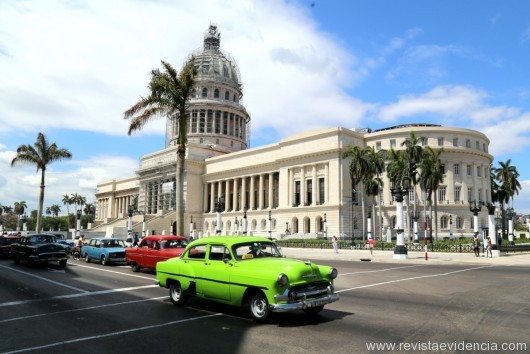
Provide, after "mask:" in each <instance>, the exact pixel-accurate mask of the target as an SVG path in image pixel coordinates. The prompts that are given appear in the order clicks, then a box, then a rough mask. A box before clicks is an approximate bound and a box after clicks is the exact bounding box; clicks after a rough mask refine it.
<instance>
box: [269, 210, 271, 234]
mask: <svg viewBox="0 0 530 354" xmlns="http://www.w3.org/2000/svg"><path fill="white" fill-rule="evenodd" d="M269 240H272V219H271V211H270V210H269Z"/></svg>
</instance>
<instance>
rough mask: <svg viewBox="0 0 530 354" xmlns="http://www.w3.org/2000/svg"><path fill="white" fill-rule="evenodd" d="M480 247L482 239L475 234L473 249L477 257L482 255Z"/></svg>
mask: <svg viewBox="0 0 530 354" xmlns="http://www.w3.org/2000/svg"><path fill="white" fill-rule="evenodd" d="M479 249H480V241H479V240H478V237H477V235H475V237H473V251H474V252H475V257H479V256H480V251H479Z"/></svg>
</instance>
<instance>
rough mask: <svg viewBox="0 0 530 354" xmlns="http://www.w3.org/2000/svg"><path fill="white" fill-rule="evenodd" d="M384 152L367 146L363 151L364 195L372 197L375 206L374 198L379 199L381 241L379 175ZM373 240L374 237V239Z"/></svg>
mask: <svg viewBox="0 0 530 354" xmlns="http://www.w3.org/2000/svg"><path fill="white" fill-rule="evenodd" d="M386 155H387V152H386V150H379V151H376V150H375V149H374V148H373V147H372V146H367V147H366V148H365V149H364V156H365V159H366V160H367V161H368V166H369V169H370V170H369V173H368V174H367V176H366V178H365V180H364V185H365V191H366V194H367V195H369V196H372V197H374V200H373V203H372V204H373V205H374V204H375V196H376V195H377V197H378V198H379V203H378V206H379V208H378V209H379V230H381V239H383V234H382V232H383V231H382V230H383V213H382V212H381V210H382V209H381V208H382V205H381V204H382V202H381V190H382V189H383V187H384V183H383V179H382V178H381V174H382V173H383V172H384V171H385V161H386ZM373 220H374V230H375V208H374V218H373ZM374 239H375V237H374Z"/></svg>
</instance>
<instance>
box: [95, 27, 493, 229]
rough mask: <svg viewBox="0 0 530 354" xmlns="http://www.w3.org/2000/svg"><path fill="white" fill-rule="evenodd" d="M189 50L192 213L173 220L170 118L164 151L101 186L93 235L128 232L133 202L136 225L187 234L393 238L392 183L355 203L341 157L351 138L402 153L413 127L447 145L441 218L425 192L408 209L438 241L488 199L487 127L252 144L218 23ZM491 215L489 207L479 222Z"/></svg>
mask: <svg viewBox="0 0 530 354" xmlns="http://www.w3.org/2000/svg"><path fill="white" fill-rule="evenodd" d="M192 55H193V56H194V58H195V63H196V65H197V68H198V73H199V74H198V78H197V83H196V88H195V90H194V93H193V95H192V98H191V100H190V105H189V110H188V120H187V122H188V126H187V129H188V134H189V135H188V145H187V156H186V162H185V166H186V182H185V186H184V190H183V191H182V193H184V200H185V210H186V212H185V220H175V212H174V209H175V195H176V191H175V172H176V144H175V139H176V132H177V128H178V127H177V126H176V125H175V124H177V121H175V120H172V119H168V120H167V136H166V148H165V149H163V150H160V151H156V152H153V153H151V154H148V155H145V156H142V157H141V159H140V166H139V169H138V170H137V173H136V176H134V177H130V178H127V179H123V180H113V181H105V182H102V183H100V184H98V186H97V193H96V199H97V216H96V222H95V223H94V225H93V229H94V230H98V229H99V230H100V231H101V230H107V233H110V232H112V233H114V232H113V231H109V230H113V229H114V228H119V227H121V228H123V226H124V225H125V223H126V222H127V219H128V215H127V210H128V205H133V209H134V210H135V212H134V215H133V216H132V219H133V228H134V230H135V231H137V232H143V231H145V232H146V233H162V232H171V231H172V230H174V229H175V223H177V222H183V223H184V226H185V232H186V233H187V234H188V235H193V236H194V237H205V236H212V235H215V234H216V233H219V230H220V232H221V233H222V234H243V233H245V234H248V235H260V236H267V237H272V238H284V237H287V236H290V237H300V238H302V237H317V236H319V237H327V236H328V235H329V236H331V235H337V236H342V237H345V238H351V237H352V235H354V237H356V238H364V237H366V236H367V233H368V232H371V235H374V236H375V237H376V238H377V239H379V238H381V237H385V236H386V235H387V234H388V233H389V232H390V233H392V234H395V231H394V227H395V222H396V220H395V214H396V207H395V203H393V197H392V195H391V193H390V189H389V181H388V179H387V177H386V174H383V176H381V177H382V178H383V181H384V188H383V189H382V191H381V193H380V195H379V197H378V198H372V197H370V198H367V197H365V196H363V195H362V194H358V195H356V197H355V198H354V199H357V198H358V199H359V200H354V199H352V184H351V180H350V176H349V164H350V160H349V159H344V158H343V153H344V151H346V149H347V147H348V145H350V144H352V145H357V146H360V147H366V146H372V147H374V149H376V150H381V149H384V150H389V149H391V148H393V149H400V148H402V146H401V143H402V142H403V141H404V140H405V139H407V138H408V137H410V133H411V132H414V133H415V134H416V136H417V137H423V138H425V143H424V145H425V146H431V147H432V148H435V149H443V152H442V155H441V160H442V162H443V164H444V181H443V183H442V185H441V186H440V188H439V189H438V191H437V194H436V196H435V198H436V199H437V208H436V209H437V213H436V214H437V215H436V217H435V218H434V219H433V218H432V217H431V215H432V213H430V211H429V210H428V206H427V203H426V201H425V200H424V198H423V192H422V191H421V190H420V189H419V187H416V189H415V190H413V191H410V192H409V208H408V209H406V211H407V213H406V215H407V216H410V213H409V211H411V210H418V213H419V215H417V216H418V217H419V221H420V222H419V224H420V225H421V227H420V229H422V228H424V225H425V220H426V218H427V219H429V220H435V222H433V227H436V230H435V232H436V233H437V234H438V235H439V236H440V237H442V236H449V235H450V234H454V235H456V236H460V235H467V236H470V235H471V234H472V233H473V215H472V214H471V213H470V211H469V202H470V201H474V200H480V201H485V202H488V201H490V199H491V191H490V180H489V176H490V172H489V169H490V164H491V162H492V161H493V157H492V156H491V155H490V154H489V153H488V146H489V139H488V138H487V136H485V135H484V134H482V133H480V132H477V131H474V130H469V129H462V128H454V127H443V126H438V125H430V124H411V125H403V126H396V127H390V128H387V129H381V130H377V131H371V130H370V129H347V128H342V127H333V128H321V129H317V130H312V131H306V132H303V133H300V134H296V135H294V136H291V137H288V138H286V139H283V140H281V141H279V142H277V143H274V144H270V145H267V146H262V147H257V148H252V149H249V148H248V147H249V139H250V135H249V131H250V120H251V119H250V115H249V114H248V113H247V111H246V109H245V107H244V106H243V88H242V80H241V75H240V73H239V69H238V67H237V64H236V62H235V61H234V59H232V58H231V57H230V56H229V55H228V53H226V52H224V51H222V50H221V49H220V34H219V33H218V31H217V28H216V27H215V26H210V28H209V30H208V31H207V33H206V34H205V37H204V46H203V48H201V49H199V50H197V51H195V52H193V53H192ZM410 205H415V208H412V206H410ZM483 209H485V208H483ZM218 211H220V215H221V223H220V224H218ZM370 215H371V216H373V217H370V218H369V219H368V216H370ZM407 219H409V218H408V217H407ZM409 220H410V219H409ZM487 221H488V219H487V212H486V211H485V210H483V211H481V213H480V215H479V224H480V225H479V227H481V226H485V225H487ZM409 225H411V223H410V222H407V223H406V226H405V229H406V232H407V229H408V228H409ZM188 235H186V236H188ZM409 235H410V232H409Z"/></svg>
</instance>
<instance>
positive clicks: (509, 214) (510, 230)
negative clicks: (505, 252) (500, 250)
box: [506, 208, 515, 245]
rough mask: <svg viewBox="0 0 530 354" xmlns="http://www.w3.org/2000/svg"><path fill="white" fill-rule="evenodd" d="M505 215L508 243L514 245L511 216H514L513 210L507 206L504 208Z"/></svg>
mask: <svg viewBox="0 0 530 354" xmlns="http://www.w3.org/2000/svg"><path fill="white" fill-rule="evenodd" d="M506 212H507V213H506V216H507V217H508V232H509V233H508V243H509V244H510V245H515V242H514V240H513V217H514V216H515V212H514V210H513V208H508V209H507V210H506Z"/></svg>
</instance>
